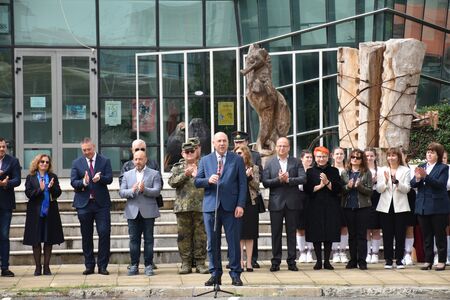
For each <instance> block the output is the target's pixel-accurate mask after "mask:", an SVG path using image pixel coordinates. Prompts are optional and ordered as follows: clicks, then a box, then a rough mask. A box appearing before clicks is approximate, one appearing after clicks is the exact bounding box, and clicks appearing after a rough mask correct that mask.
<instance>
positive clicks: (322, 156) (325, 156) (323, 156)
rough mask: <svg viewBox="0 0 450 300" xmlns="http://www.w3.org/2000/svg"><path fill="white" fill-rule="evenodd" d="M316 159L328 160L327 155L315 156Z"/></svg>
mask: <svg viewBox="0 0 450 300" xmlns="http://www.w3.org/2000/svg"><path fill="white" fill-rule="evenodd" d="M316 158H319V159H321V158H328V155H316Z"/></svg>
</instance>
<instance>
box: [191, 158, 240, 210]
mask: <svg viewBox="0 0 450 300" xmlns="http://www.w3.org/2000/svg"><path fill="white" fill-rule="evenodd" d="M216 173H217V156H216V152H213V153H210V154H208V155H206V156H204V157H202V159H201V160H200V163H199V166H198V171H197V177H195V181H194V184H195V186H196V187H197V188H204V189H205V196H204V198H203V212H213V211H214V210H215V203H216V189H217V186H216V185H215V184H209V182H208V180H209V177H211V175H214V174H216ZM246 199H247V176H246V175H245V166H244V161H243V160H242V158H241V157H240V156H238V155H237V154H235V153H233V152H231V151H228V152H227V154H226V159H225V164H224V165H223V172H222V174H221V176H220V179H219V202H220V204H221V205H222V208H223V209H224V210H225V211H229V212H230V211H234V210H235V208H236V206H240V207H242V208H244V207H245V201H246Z"/></svg>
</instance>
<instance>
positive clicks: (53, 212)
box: [23, 154, 64, 276]
mask: <svg viewBox="0 0 450 300" xmlns="http://www.w3.org/2000/svg"><path fill="white" fill-rule="evenodd" d="M25 194H26V195H27V197H28V199H29V201H28V203H27V215H26V221H25V232H24V237H23V244H24V245H30V246H32V247H33V256H34V261H35V263H36V269H35V271H34V276H39V275H41V274H42V272H43V273H44V275H51V274H52V273H51V271H50V267H49V264H50V257H51V255H52V245H54V244H61V243H63V242H64V235H63V230H62V225H61V217H60V215H59V209H58V203H57V202H56V198H58V197H59V196H60V195H61V188H60V186H59V181H58V177H57V176H56V174H54V173H52V161H51V159H50V156H48V155H47V154H38V155H37V156H36V157H35V158H34V159H33V161H32V162H31V164H30V174H29V175H28V176H27V179H26V181H25ZM41 243H44V270H43V271H42V265H41V251H42V248H41Z"/></svg>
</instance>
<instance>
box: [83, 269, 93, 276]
mask: <svg viewBox="0 0 450 300" xmlns="http://www.w3.org/2000/svg"><path fill="white" fill-rule="evenodd" d="M91 274H94V269H86V270H84V271H83V275H91Z"/></svg>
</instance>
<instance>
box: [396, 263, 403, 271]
mask: <svg viewBox="0 0 450 300" xmlns="http://www.w3.org/2000/svg"><path fill="white" fill-rule="evenodd" d="M396 267H397V269H399V270H403V269H404V268H405V265H403V264H400V265H396Z"/></svg>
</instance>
